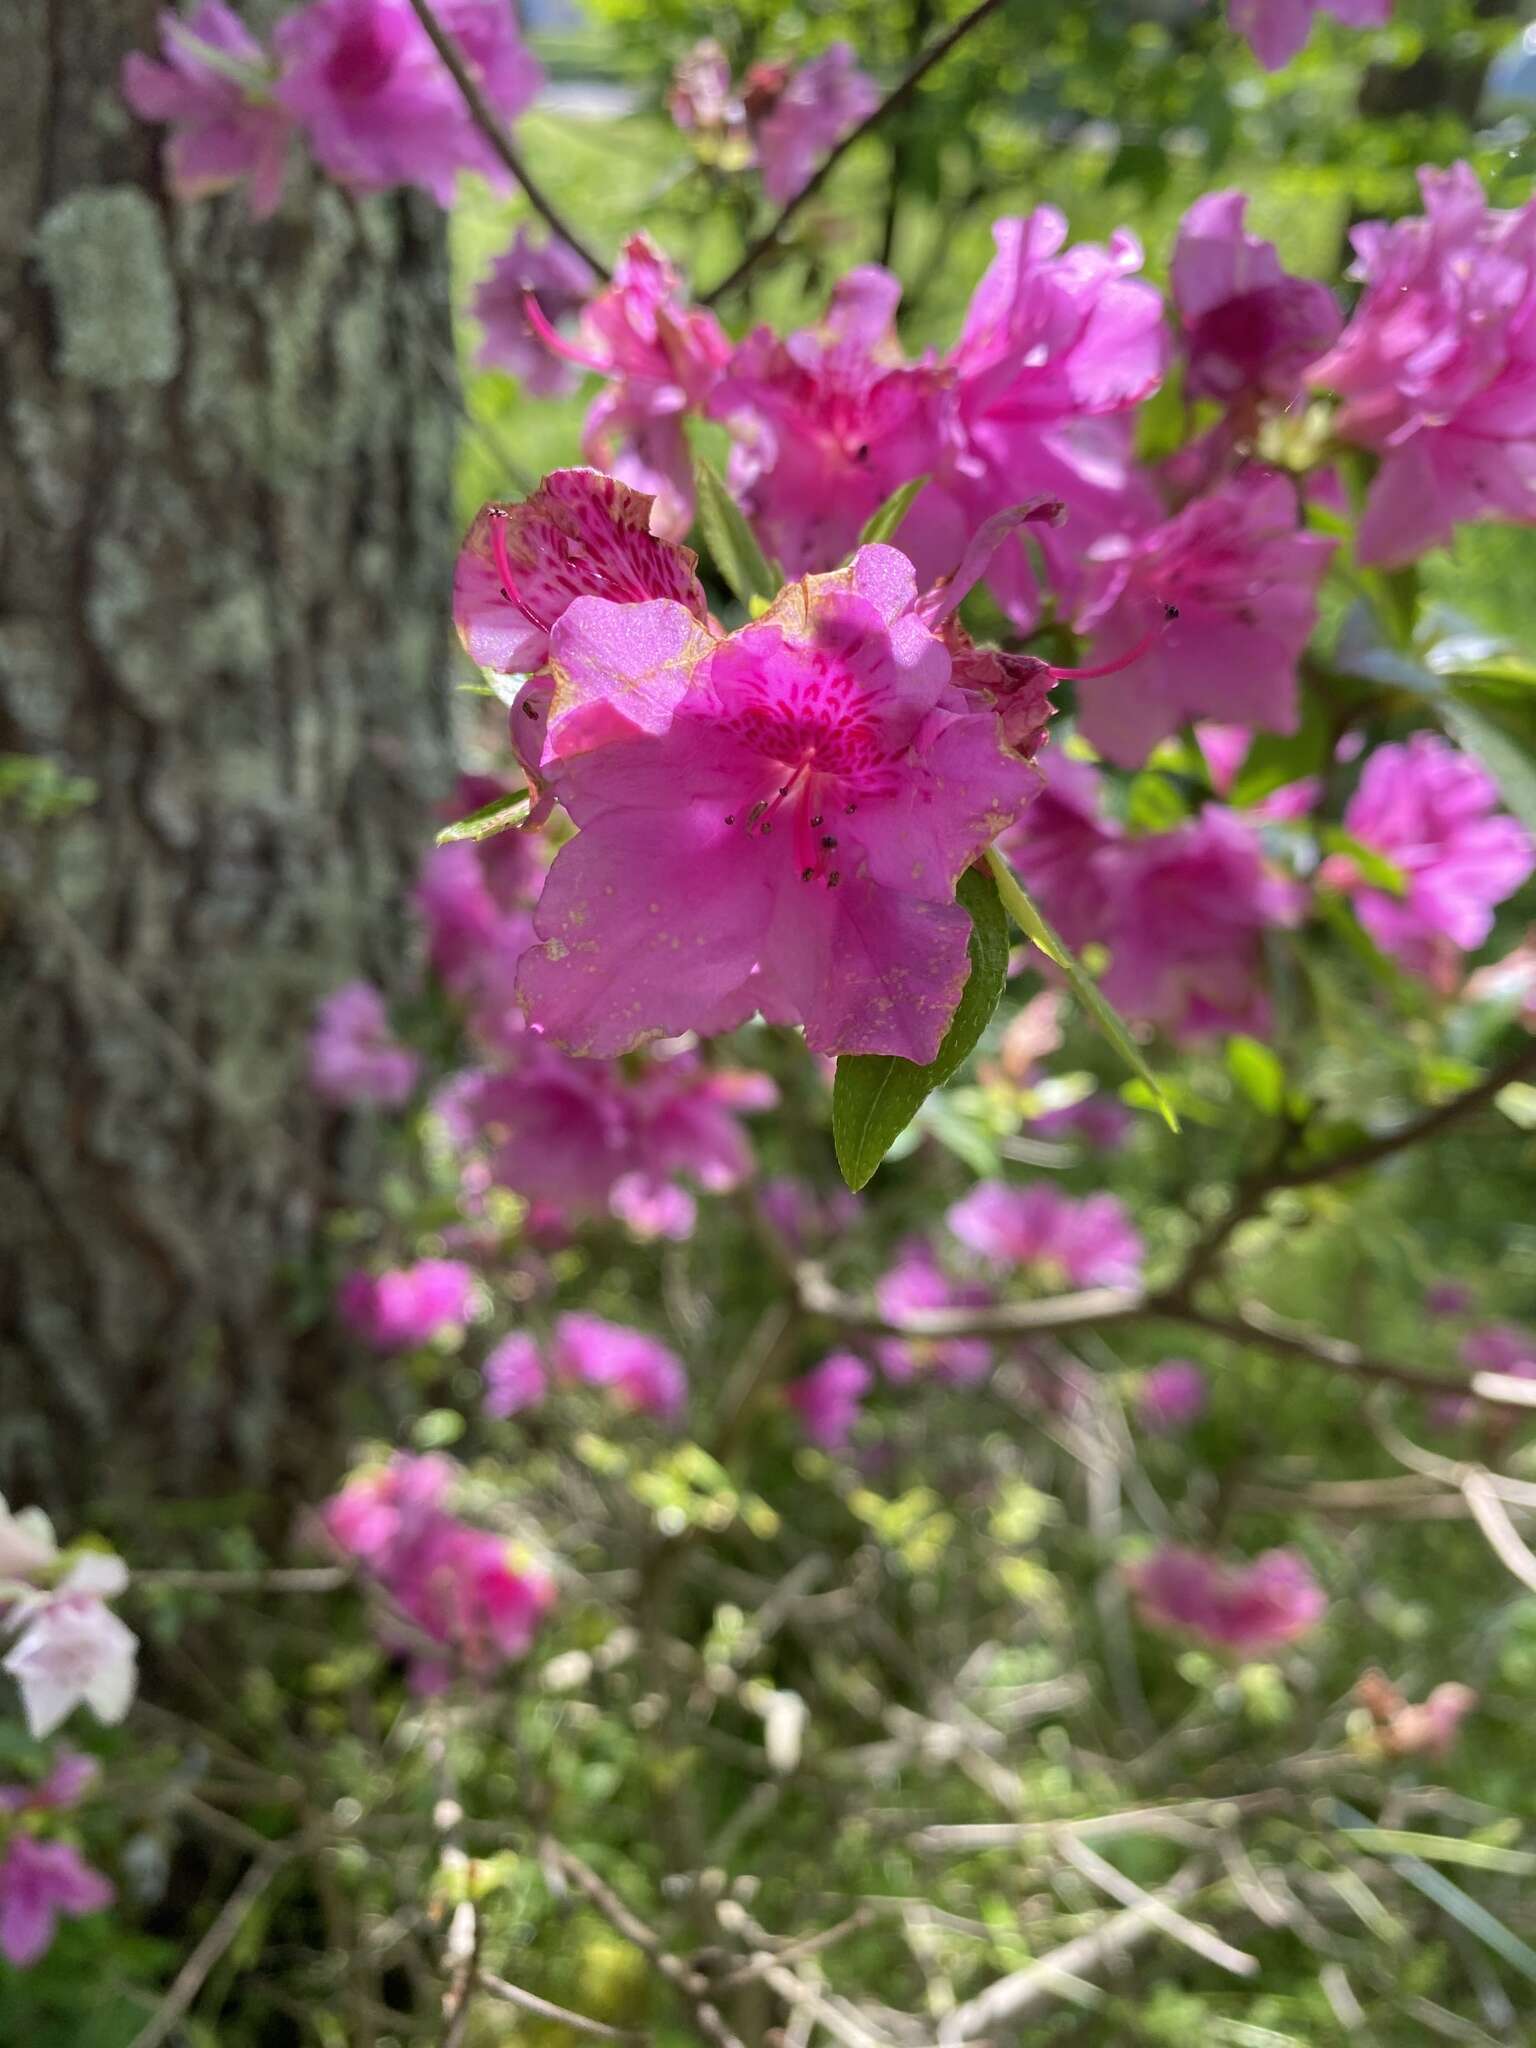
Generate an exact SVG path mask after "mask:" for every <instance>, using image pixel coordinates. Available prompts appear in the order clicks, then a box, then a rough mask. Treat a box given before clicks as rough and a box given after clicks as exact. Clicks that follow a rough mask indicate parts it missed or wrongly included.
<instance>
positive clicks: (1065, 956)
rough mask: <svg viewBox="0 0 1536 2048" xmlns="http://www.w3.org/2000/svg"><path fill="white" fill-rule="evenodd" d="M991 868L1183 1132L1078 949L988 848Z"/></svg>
mask: <svg viewBox="0 0 1536 2048" xmlns="http://www.w3.org/2000/svg"><path fill="white" fill-rule="evenodd" d="M987 866H988V867H989V868H990V869H991V870H992V874H993V878H994V879H995V881H996V883H997V893H998V895H999V896H1001V898H1002V899H1003V908H1004V909H1005V910H1006V911H1007V912H1008V915H1009V916H1010V917H1011V918H1012V919H1013V921H1014V923H1015V924H1016V925H1017V926H1018V928H1019V930H1020V931H1021V932H1022V933H1023V934H1024V936H1025V938H1026V939H1028V940H1029V942H1030V944H1031V945H1032V946H1034V947H1036V948H1037V949H1038V950H1039V951H1040V952H1042V953H1043V954H1044V955H1045V956H1046V958H1047V959H1048V960H1051V961H1054V962H1055V964H1056V966H1058V967H1059V968H1060V969H1061V971H1062V973H1063V974H1064V975H1065V976H1066V977H1067V985H1068V987H1069V988H1070V989H1071V991H1072V993H1073V995H1075V996H1076V997H1077V999H1078V1001H1079V1002H1080V1003H1081V1004H1082V1006H1083V1008H1084V1009H1085V1010H1086V1011H1087V1012H1088V1014H1089V1016H1090V1017H1092V1019H1093V1021H1094V1023H1095V1024H1097V1025H1098V1027H1099V1029H1100V1030H1101V1031H1102V1032H1103V1034H1104V1036H1105V1037H1106V1038H1107V1039H1108V1040H1109V1042H1110V1044H1111V1045H1112V1046H1113V1047H1114V1048H1115V1050H1116V1052H1118V1053H1119V1055H1120V1057H1121V1059H1123V1060H1124V1061H1125V1063H1126V1065H1127V1066H1128V1067H1129V1068H1130V1070H1131V1072H1132V1073H1133V1074H1135V1075H1136V1076H1137V1077H1138V1079H1139V1080H1141V1081H1142V1082H1144V1083H1145V1085H1146V1088H1147V1091H1148V1093H1149V1095H1150V1096H1151V1098H1152V1102H1153V1104H1154V1106H1155V1107H1156V1109H1157V1112H1158V1114H1159V1115H1160V1116H1161V1117H1162V1119H1163V1122H1164V1123H1165V1124H1166V1125H1167V1126H1168V1128H1169V1130H1170V1131H1176V1130H1177V1129H1178V1128H1179V1119H1178V1117H1177V1115H1176V1114H1175V1112H1174V1107H1173V1104H1172V1103H1171V1102H1170V1101H1169V1100H1168V1096H1167V1093H1166V1091H1165V1090H1164V1088H1163V1085H1162V1083H1161V1082H1160V1081H1159V1080H1158V1078H1157V1076H1156V1074H1154V1073H1153V1071H1152V1069H1151V1068H1150V1067H1149V1066H1148V1065H1147V1062H1146V1060H1145V1058H1144V1057H1143V1055H1142V1051H1141V1047H1140V1046H1139V1045H1138V1044H1137V1043H1136V1041H1135V1039H1134V1038H1132V1036H1131V1034H1130V1032H1129V1031H1128V1030H1127V1029H1126V1025H1125V1020H1124V1018H1123V1017H1121V1016H1120V1015H1119V1013H1118V1012H1117V1011H1116V1009H1115V1008H1114V1006H1113V1004H1111V1003H1107V1002H1106V1001H1105V1000H1104V997H1103V996H1102V994H1101V993H1100V992H1099V988H1098V984H1097V983H1096V982H1095V981H1094V980H1093V979H1092V977H1091V976H1090V975H1088V974H1087V973H1085V972H1084V970H1083V967H1082V964H1081V963H1080V962H1079V960H1078V958H1077V956H1076V955H1075V954H1074V953H1073V951H1072V949H1071V947H1070V946H1068V944H1067V943H1066V941H1065V939H1063V938H1062V937H1061V936H1060V935H1059V934H1058V933H1057V932H1055V931H1053V930H1052V929H1051V927H1050V925H1049V924H1047V923H1046V921H1045V919H1044V918H1043V917H1042V916H1041V914H1040V912H1039V911H1038V910H1037V909H1036V907H1035V905H1034V904H1033V903H1032V902H1031V901H1030V899H1029V897H1028V896H1027V895H1026V894H1025V892H1024V890H1023V888H1022V887H1021V885H1020V883H1019V878H1018V876H1017V875H1015V874H1014V872H1013V870H1012V869H1011V868H1010V867H1009V865H1008V863H1007V862H1006V861H1005V860H1004V859H1003V857H1002V855H1001V854H1000V853H999V852H998V850H997V848H996V847H995V846H992V847H989V848H988V849H987Z"/></svg>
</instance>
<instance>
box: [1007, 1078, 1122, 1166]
mask: <svg viewBox="0 0 1536 2048" xmlns="http://www.w3.org/2000/svg"><path fill="white" fill-rule="evenodd" d="M1135 1128H1136V1118H1135V1115H1134V1114H1133V1112H1132V1111H1130V1110H1128V1109H1127V1108H1126V1106H1125V1104H1124V1103H1123V1102H1116V1100H1115V1098H1114V1097H1113V1096H1112V1095H1107V1094H1106V1093H1105V1092H1104V1090H1103V1089H1102V1088H1097V1089H1095V1090H1094V1092H1093V1094H1092V1095H1085V1096H1084V1097H1083V1098H1082V1100H1081V1101H1080V1102H1069V1103H1067V1104H1065V1105H1064V1107H1062V1108H1061V1109H1048V1110H1046V1111H1045V1112H1044V1114H1043V1115H1041V1116H1037V1117H1031V1119H1030V1122H1029V1131H1030V1135H1031V1136H1032V1137H1036V1138H1076V1139H1078V1140H1079V1141H1080V1142H1081V1143H1082V1144H1084V1145H1087V1146H1088V1147H1090V1149H1091V1150H1093V1151H1095V1152H1118V1151H1119V1150H1120V1147H1121V1146H1122V1145H1123V1144H1124V1143H1125V1141H1126V1140H1127V1138H1129V1137H1130V1135H1131V1133H1132V1131H1133V1130H1134V1129H1135Z"/></svg>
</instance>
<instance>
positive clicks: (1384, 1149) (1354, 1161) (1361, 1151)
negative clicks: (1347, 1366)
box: [1264, 1038, 1536, 1193]
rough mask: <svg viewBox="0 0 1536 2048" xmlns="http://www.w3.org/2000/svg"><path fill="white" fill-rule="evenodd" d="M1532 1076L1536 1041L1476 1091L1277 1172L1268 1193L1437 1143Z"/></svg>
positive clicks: (1535, 1066)
mask: <svg viewBox="0 0 1536 2048" xmlns="http://www.w3.org/2000/svg"><path fill="white" fill-rule="evenodd" d="M1528 1074H1536V1038H1532V1039H1531V1041H1530V1042H1529V1043H1528V1044H1526V1045H1524V1046H1522V1047H1521V1048H1520V1050H1519V1051H1518V1052H1517V1053H1513V1054H1511V1056H1510V1057H1509V1058H1508V1059H1507V1060H1505V1061H1503V1062H1502V1064H1501V1065H1499V1066H1497V1067H1494V1068H1493V1069H1492V1070H1491V1071H1490V1072H1489V1073H1487V1074H1485V1075H1484V1076H1483V1078H1482V1080H1481V1081H1479V1082H1477V1083H1476V1084H1475V1085H1474V1086H1473V1087H1471V1088H1467V1089H1464V1090H1463V1091H1462V1093H1461V1094H1460V1095H1453V1096H1452V1097H1451V1099H1450V1101H1449V1102H1442V1103H1441V1104H1440V1105H1439V1106H1438V1108H1435V1109H1429V1110H1426V1111H1425V1112H1424V1114H1423V1115H1422V1116H1417V1117H1414V1118H1412V1119H1411V1121H1409V1122H1408V1123H1405V1124H1399V1125H1398V1127H1397V1129H1396V1130H1395V1131H1387V1132H1385V1133H1383V1135H1382V1136H1381V1137H1379V1138H1368V1139H1366V1141H1365V1142H1364V1143H1363V1144H1360V1145H1355V1146H1353V1147H1351V1149H1350V1150H1349V1151H1348V1152H1339V1153H1336V1154H1335V1155H1334V1156H1333V1157H1332V1158H1331V1159H1318V1160H1313V1161H1310V1162H1308V1161H1301V1162H1299V1163H1298V1164H1296V1165H1294V1166H1288V1167H1278V1168H1276V1170H1275V1171H1274V1172H1272V1173H1270V1174H1269V1175H1267V1176H1266V1183H1265V1188H1264V1192H1265V1193H1268V1192H1269V1190H1270V1189H1271V1188H1304V1187H1311V1186H1313V1185H1314V1184H1316V1183H1317V1182H1319V1181H1326V1180H1342V1179H1343V1178H1344V1177H1345V1175H1347V1174H1351V1173H1359V1172H1361V1171H1362V1170H1363V1169H1364V1168H1365V1167H1367V1166H1376V1165H1378V1164H1379V1163H1380V1162H1381V1161H1382V1160H1383V1159H1390V1158H1392V1157H1393V1155H1394V1154H1395V1153H1398V1152H1406V1151H1407V1150H1408V1148H1409V1147H1410V1146H1411V1145H1419V1144H1422V1143H1423V1142H1424V1140H1425V1139H1426V1138H1437V1137H1438V1136H1439V1135H1440V1133H1441V1132H1442V1131H1443V1130H1446V1129H1448V1128H1449V1127H1450V1125H1452V1124H1457V1123H1460V1122H1461V1121H1462V1119H1463V1118H1464V1117H1468V1116H1471V1115H1473V1114H1474V1113H1475V1112H1476V1111H1477V1110H1479V1109H1482V1108H1483V1107H1484V1106H1485V1104H1487V1103H1490V1102H1492V1101H1493V1099H1494V1097H1495V1096H1497V1095H1499V1094H1500V1093H1502V1091H1503V1090H1504V1089H1506V1088H1507V1087H1508V1086H1509V1085H1510V1083H1511V1082H1512V1081H1520V1080H1523V1079H1524V1078H1525V1077H1526V1076H1527V1075H1528Z"/></svg>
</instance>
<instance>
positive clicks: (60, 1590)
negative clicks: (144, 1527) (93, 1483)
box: [0, 1501, 139, 1737]
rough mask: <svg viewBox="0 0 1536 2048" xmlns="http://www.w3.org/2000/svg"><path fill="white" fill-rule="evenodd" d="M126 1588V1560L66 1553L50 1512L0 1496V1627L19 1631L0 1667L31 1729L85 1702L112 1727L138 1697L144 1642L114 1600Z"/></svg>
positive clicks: (37, 1730) (48, 1727) (43, 1728)
mask: <svg viewBox="0 0 1536 2048" xmlns="http://www.w3.org/2000/svg"><path fill="white" fill-rule="evenodd" d="M127 1585H128V1570H127V1567H126V1566H125V1565H124V1563H123V1561H122V1559H121V1558H120V1557H115V1556H113V1555H112V1553H111V1552H109V1551H102V1550H91V1549H84V1548H78V1549H75V1550H71V1551H61V1550H60V1549H59V1547H58V1543H57V1541H56V1540H55V1537H54V1533H53V1530H52V1528H51V1526H50V1525H49V1522H48V1520H47V1518H46V1516H44V1515H42V1514H41V1513H39V1512H38V1511H37V1510H36V1509H32V1508H24V1509H23V1510H22V1511H21V1512H20V1513H19V1514H13V1513H12V1512H11V1510H10V1509H9V1508H7V1507H6V1505H5V1503H4V1501H0V1634H4V1635H8V1636H10V1637H11V1638H12V1641H11V1647H10V1648H9V1650H8V1651H7V1652H6V1654H5V1656H4V1658H3V1659H0V1667H3V1668H4V1670H5V1671H7V1672H8V1673H9V1674H10V1676H11V1677H12V1678H13V1679H14V1680H15V1682H16V1687H17V1690H18V1691H19V1692H20V1694H21V1704H22V1711H23V1713H24V1714H25V1716H26V1722H27V1727H28V1729H29V1730H30V1732H31V1733H32V1734H33V1735H34V1736H37V1737H42V1736H46V1735H51V1734H52V1733H53V1731H54V1730H55V1729H56V1728H58V1727H59V1726H60V1725H61V1724H62V1723H63V1722H64V1721H66V1720H67V1719H68V1718H69V1716H70V1715H71V1714H72V1713H73V1712H74V1710H75V1709H76V1707H78V1706H81V1705H84V1706H88V1707H89V1708H90V1710H91V1712H92V1713H93V1714H94V1715H95V1716H96V1718H97V1720H98V1721H104V1722H106V1723H108V1724H109V1725H114V1724H115V1723H117V1722H119V1721H121V1720H122V1719H123V1717H124V1715H125V1714H126V1713H127V1712H128V1709H129V1707H130V1706H131V1705H132V1704H133V1695H134V1689H135V1685H136V1682H137V1658H138V1647H139V1646H138V1639H137V1638H136V1637H135V1635H134V1633H133V1631H132V1630H131V1629H130V1628H129V1627H128V1626H127V1624H126V1623H125V1622H123V1621H121V1620H120V1619H119V1618H118V1616H117V1615H115V1614H114V1613H113V1612H112V1609H111V1607H110V1606H109V1605H108V1604H107V1603H108V1602H109V1601H111V1600H114V1599H116V1598H117V1596H118V1595H119V1594H120V1593H122V1592H123V1591H124V1590H125V1589H126V1587H127Z"/></svg>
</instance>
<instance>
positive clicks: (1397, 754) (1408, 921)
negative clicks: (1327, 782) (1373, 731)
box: [1322, 732, 1536, 985]
mask: <svg viewBox="0 0 1536 2048" xmlns="http://www.w3.org/2000/svg"><path fill="white" fill-rule="evenodd" d="M1344 827H1345V830H1346V831H1347V832H1348V833H1349V834H1350V835H1351V837H1353V838H1355V839H1357V840H1359V841H1360V843H1361V845H1362V846H1368V847H1370V848H1371V849H1372V851H1373V852H1376V853H1379V854H1381V855H1383V856H1384V857H1385V858H1386V859H1387V860H1388V861H1390V862H1391V863H1392V864H1393V866H1394V867H1395V868H1396V869H1397V870H1398V872H1399V874H1400V875H1401V876H1402V878H1403V883H1404V890H1403V894H1402V895H1401V896H1394V895H1391V894H1389V893H1388V892H1387V891H1386V890H1384V889H1380V888H1373V887H1372V886H1371V884H1370V883H1369V882H1368V881H1367V880H1366V879H1365V877H1364V876H1363V875H1361V874H1360V873H1359V871H1358V869H1356V867H1355V866H1354V863H1353V862H1352V861H1351V860H1350V858H1349V856H1348V855H1347V854H1335V855H1332V856H1330V858H1329V859H1328V860H1326V861H1325V862H1324V863H1323V867H1322V876H1323V879H1324V880H1325V881H1327V882H1330V883H1332V884H1333V886H1334V887H1335V888H1339V889H1343V890H1346V891H1347V892H1348V893H1349V895H1350V896H1351V897H1352V898H1353V900H1354V905H1355V910H1356V912H1357V914H1358V915H1359V918H1360V922H1361V923H1362V924H1363V925H1364V926H1365V928H1366V930H1367V931H1368V932H1369V933H1370V935H1371V937H1372V938H1373V939H1374V940H1375V942H1376V944H1377V945H1378V946H1379V947H1380V948H1381V950H1382V951H1383V952H1384V953H1388V954H1390V955H1391V956H1392V958H1393V959H1395V960H1397V961H1398V962H1399V963H1400V964H1401V965H1402V966H1403V967H1405V968H1406V969H1407V970H1408V972H1409V973H1410V974H1417V975H1420V976H1422V977H1423V978H1424V979H1425V980H1427V981H1431V982H1435V983H1437V984H1442V985H1443V984H1446V983H1448V982H1450V981H1451V980H1452V979H1453V976H1454V967H1455V956H1456V954H1457V953H1459V952H1470V951H1471V950H1472V949H1473V948H1474V947H1477V946H1480V945H1481V944H1482V943H1483V941H1484V939H1486V938H1487V936H1488V934H1489V932H1490V931H1491V930H1492V929H1493V912H1494V906H1495V905H1496V904H1499V903H1502V902H1503V901H1504V899H1505V897H1506V896H1510V895H1512V894H1513V893H1514V891H1515V890H1516V889H1518V888H1519V886H1520V884H1521V883H1522V882H1524V881H1525V880H1526V878H1527V877H1528V876H1529V875H1530V872H1531V869H1532V866H1533V864H1536V850H1533V848H1532V845H1531V840H1530V836H1529V834H1528V833H1527V832H1526V831H1525V828H1524V827H1523V826H1522V825H1519V824H1517V823H1516V821H1515V820H1514V819H1513V818H1511V817H1509V816H1507V815H1506V813H1504V812H1503V811H1501V810H1499V809H1498V790H1497V788H1496V787H1495V785H1494V782H1493V780H1492V778H1491V776H1489V775H1488V773H1487V772H1486V770H1485V769H1484V768H1482V767H1481V766H1480V764H1479V763H1478V762H1476V761H1474V760H1472V759H1471V758H1470V757H1469V756H1468V755H1466V754H1462V753H1459V752H1458V751H1457V749H1456V748H1455V747H1453V746H1452V745H1451V744H1450V742H1449V741H1447V740H1443V739H1441V738H1439V736H1438V735H1437V734H1435V733H1426V732H1417V733H1415V734H1414V735H1413V736H1412V738H1411V739H1409V740H1408V741H1407V742H1406V743H1405V744H1403V745H1388V746H1384V747H1378V748H1377V749H1376V750H1375V752H1374V753H1372V754H1371V755H1370V756H1369V757H1368V758H1367V760H1366V763H1365V767H1364V769H1363V770H1362V772H1361V776H1360V781H1359V785H1358V786H1357V788H1356V790H1355V793H1354V795H1353V796H1352V797H1351V798H1350V800H1349V802H1348V804H1347V805H1346V806H1345V810H1344Z"/></svg>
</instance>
